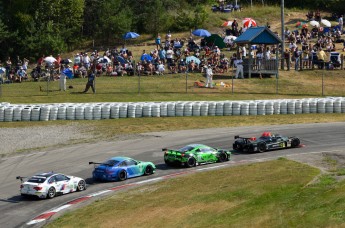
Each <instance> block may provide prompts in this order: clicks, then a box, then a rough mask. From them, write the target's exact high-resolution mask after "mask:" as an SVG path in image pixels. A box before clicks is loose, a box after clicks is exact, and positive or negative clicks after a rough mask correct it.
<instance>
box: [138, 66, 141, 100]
mask: <svg viewBox="0 0 345 228" xmlns="http://www.w3.org/2000/svg"><path fill="white" fill-rule="evenodd" d="M138 74H139V77H138V94H140V87H141V85H140V80H141V74H140V70H139V71H138Z"/></svg>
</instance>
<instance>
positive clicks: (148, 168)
mask: <svg viewBox="0 0 345 228" xmlns="http://www.w3.org/2000/svg"><path fill="white" fill-rule="evenodd" d="M144 174H145V175H151V174H153V168H152V166H150V165H148V166H146V168H145V173H144Z"/></svg>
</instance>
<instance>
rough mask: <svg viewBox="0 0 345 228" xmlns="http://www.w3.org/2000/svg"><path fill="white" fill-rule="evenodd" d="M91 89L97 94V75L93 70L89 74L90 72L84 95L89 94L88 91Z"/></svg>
mask: <svg viewBox="0 0 345 228" xmlns="http://www.w3.org/2000/svg"><path fill="white" fill-rule="evenodd" d="M90 87H91V89H92V92H93V93H96V90H95V74H94V72H93V71H92V70H89V72H88V77H87V83H86V86H85V90H84V91H83V93H87V91H89V89H90Z"/></svg>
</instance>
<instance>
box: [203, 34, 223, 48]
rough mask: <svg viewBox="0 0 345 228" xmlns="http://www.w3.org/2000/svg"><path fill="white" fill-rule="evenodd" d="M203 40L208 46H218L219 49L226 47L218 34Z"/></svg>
mask: <svg viewBox="0 0 345 228" xmlns="http://www.w3.org/2000/svg"><path fill="white" fill-rule="evenodd" d="M205 40H206V42H207V45H208V46H218V47H219V48H220V49H222V48H225V47H226V45H225V43H224V40H223V38H222V37H220V36H219V35H218V34H212V35H211V36H209V37H205Z"/></svg>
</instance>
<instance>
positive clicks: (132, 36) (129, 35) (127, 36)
mask: <svg viewBox="0 0 345 228" xmlns="http://www.w3.org/2000/svg"><path fill="white" fill-rule="evenodd" d="M139 36H140V35H139V34H138V33H135V32H127V33H126V34H125V35H123V39H125V40H129V39H135V38H137V37H139Z"/></svg>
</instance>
